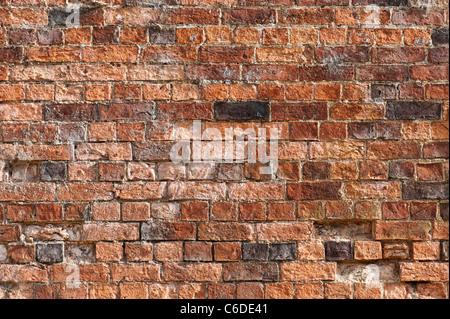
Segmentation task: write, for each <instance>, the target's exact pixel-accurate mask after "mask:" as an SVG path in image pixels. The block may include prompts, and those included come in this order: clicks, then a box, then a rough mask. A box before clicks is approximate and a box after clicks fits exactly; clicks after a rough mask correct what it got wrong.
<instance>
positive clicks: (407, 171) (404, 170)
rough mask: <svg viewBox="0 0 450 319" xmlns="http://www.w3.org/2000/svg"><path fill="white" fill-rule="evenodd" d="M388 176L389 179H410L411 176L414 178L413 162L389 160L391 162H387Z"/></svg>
mask: <svg viewBox="0 0 450 319" xmlns="http://www.w3.org/2000/svg"><path fill="white" fill-rule="evenodd" d="M389 178H391V179H412V178H414V163H412V162H391V163H389Z"/></svg>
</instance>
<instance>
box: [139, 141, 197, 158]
mask: <svg viewBox="0 0 450 319" xmlns="http://www.w3.org/2000/svg"><path fill="white" fill-rule="evenodd" d="M174 144H175V143H174V142H171V141H154V142H148V143H146V142H142V143H135V144H133V158H134V160H138V161H163V160H169V159H170V152H171V150H172V146H173V145H174ZM187 145H188V146H189V142H187Z"/></svg>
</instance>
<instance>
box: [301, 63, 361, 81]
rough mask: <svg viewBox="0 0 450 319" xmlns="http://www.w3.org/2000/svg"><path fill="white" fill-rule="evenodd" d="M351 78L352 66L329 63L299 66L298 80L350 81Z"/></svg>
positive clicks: (352, 73)
mask: <svg viewBox="0 0 450 319" xmlns="http://www.w3.org/2000/svg"><path fill="white" fill-rule="evenodd" d="M353 78H354V70H353V67H352V66H347V65H333V64H329V65H315V66H300V67H299V80H300V81H308V82H319V81H352V80H353Z"/></svg>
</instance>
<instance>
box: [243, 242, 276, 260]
mask: <svg viewBox="0 0 450 319" xmlns="http://www.w3.org/2000/svg"><path fill="white" fill-rule="evenodd" d="M242 258H243V259H244V260H247V261H249V260H255V261H264V260H267V259H268V258H269V245H268V244H261V243H244V244H243V245H242Z"/></svg>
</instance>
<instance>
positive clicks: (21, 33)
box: [9, 29, 36, 45]
mask: <svg viewBox="0 0 450 319" xmlns="http://www.w3.org/2000/svg"><path fill="white" fill-rule="evenodd" d="M35 42H36V30H35V29H10V30H9V43H10V44H13V45H14V44H34V43H35Z"/></svg>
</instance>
